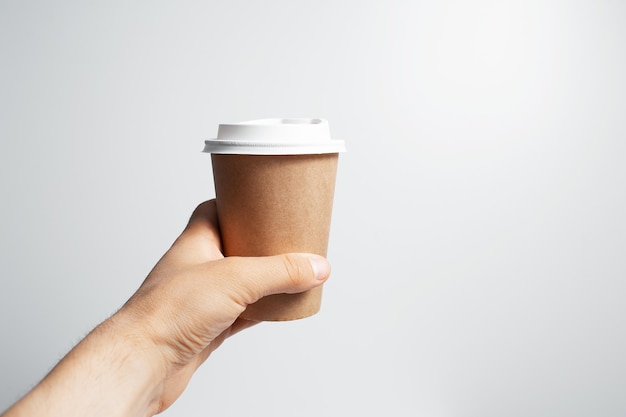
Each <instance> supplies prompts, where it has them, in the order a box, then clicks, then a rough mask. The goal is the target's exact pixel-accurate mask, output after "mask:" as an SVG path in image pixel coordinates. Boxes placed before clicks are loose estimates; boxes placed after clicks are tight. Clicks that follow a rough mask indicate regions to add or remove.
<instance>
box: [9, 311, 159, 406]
mask: <svg viewBox="0 0 626 417" xmlns="http://www.w3.org/2000/svg"><path fill="white" fill-rule="evenodd" d="M123 322H124V319H123V318H120V317H119V316H114V317H113V318H111V319H109V320H107V321H105V322H104V323H103V324H101V325H100V326H98V327H97V328H96V329H95V330H94V331H92V332H91V333H90V334H89V335H88V336H87V337H86V338H85V339H84V340H83V341H81V342H80V343H79V344H78V345H77V346H76V347H75V348H74V349H72V351H70V352H69V353H68V354H67V356H66V357H65V358H63V360H62V361H61V362H59V364H58V365H57V366H56V367H55V368H54V369H53V370H52V371H51V372H50V374H48V376H46V377H45V378H44V380H43V381H41V383H39V384H38V385H37V386H36V387H35V388H34V389H33V390H32V391H31V392H30V393H29V394H27V395H26V396H25V397H24V398H23V399H22V400H21V401H19V402H18V403H17V404H15V405H14V406H13V407H12V408H11V409H9V410H8V411H7V412H6V414H4V415H3V417H21V416H24V417H26V416H28V417H30V416H40V417H43V416H45V417H52V416H55V417H56V416H59V417H60V416H63V417H71V416H94V417H96V416H107V417H117V416H119V417H127V416H128V417H131V416H132V417H136V416H151V415H154V414H155V413H157V412H158V411H159V408H160V406H159V397H160V392H161V385H162V383H163V380H164V373H165V371H164V369H162V362H161V361H159V360H158V357H155V356H154V352H153V351H152V350H151V349H149V347H147V346H145V345H142V344H141V343H140V339H138V338H137V337H135V335H133V334H132V332H131V331H127V330H126V329H128V330H130V328H131V327H130V326H125V325H124V323H123Z"/></svg>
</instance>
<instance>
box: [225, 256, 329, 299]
mask: <svg viewBox="0 0 626 417" xmlns="http://www.w3.org/2000/svg"><path fill="white" fill-rule="evenodd" d="M220 262H222V263H223V268H224V270H223V272H224V274H225V275H224V276H225V277H228V279H227V280H224V281H223V282H224V285H226V286H228V287H230V289H231V290H232V291H233V292H234V296H235V297H236V300H237V301H239V302H242V303H244V304H246V305H248V304H252V303H253V302H255V301H257V300H259V299H261V298H262V297H264V296H266V295H271V294H281V293H288V294H295V293H299V292H303V291H306V290H310V289H311V288H314V287H317V286H318V285H321V284H322V283H324V282H325V281H326V280H327V279H328V277H329V276H330V264H329V263H328V261H327V260H326V259H325V258H324V257H322V256H319V255H313V254H305V253H290V254H282V255H275V256H265V257H229V258H225V259H224V260H223V261H220Z"/></svg>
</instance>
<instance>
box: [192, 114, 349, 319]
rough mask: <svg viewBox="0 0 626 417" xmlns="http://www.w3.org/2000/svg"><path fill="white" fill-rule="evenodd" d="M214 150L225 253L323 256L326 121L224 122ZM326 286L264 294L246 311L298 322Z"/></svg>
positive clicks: (209, 144) (328, 177)
mask: <svg viewBox="0 0 626 417" xmlns="http://www.w3.org/2000/svg"><path fill="white" fill-rule="evenodd" d="M204 151H205V152H210V153H211V154H212V155H211V161H212V167H213V178H214V183H215V194H216V202H217V214H218V221H219V226H220V232H221V235H222V243H223V250H224V255H225V256H267V255H276V254H281V253H288V252H310V253H316V254H319V255H322V256H326V253H327V248H328V238H329V232H330V223H331V215H332V206H333V196H334V190H335V177H336V172H337V162H338V155H339V153H340V152H344V151H345V145H344V142H343V141H338V140H332V139H331V137H330V131H329V128H328V123H327V122H326V121H325V120H322V119H264V120H255V121H250V122H243V123H236V124H227V125H226V124H223V125H220V127H219V130H218V137H217V138H216V139H211V140H207V141H205V149H204ZM321 300H322V288H321V287H318V288H315V289H313V290H310V291H306V292H303V293H300V294H277V295H271V296H268V297H264V298H263V299H261V300H259V301H258V302H256V303H254V304H251V305H250V306H248V308H247V309H246V311H244V313H243V314H242V315H241V317H243V318H245V319H248V320H257V321H281V320H295V319H300V318H304V317H308V316H311V315H314V314H315V313H317V312H318V311H319V309H320V306H321Z"/></svg>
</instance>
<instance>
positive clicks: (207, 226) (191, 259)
mask: <svg viewBox="0 0 626 417" xmlns="http://www.w3.org/2000/svg"><path fill="white" fill-rule="evenodd" d="M221 249H222V243H221V239H220V235H219V226H218V222H217V209H216V205H215V200H209V201H205V202H204V203H202V204H200V205H199V206H198V207H197V208H196V209H195V210H194V212H193V214H192V215H191V218H190V219H189V222H188V224H187V226H186V227H185V230H183V232H182V233H181V235H180V236H179V237H178V239H176V241H175V242H174V244H173V245H172V248H171V249H170V250H169V252H170V256H169V258H175V259H176V260H177V261H178V262H180V263H183V264H189V263H194V264H198V263H204V262H207V261H212V260H215V259H221V258H223V255H222V252H221Z"/></svg>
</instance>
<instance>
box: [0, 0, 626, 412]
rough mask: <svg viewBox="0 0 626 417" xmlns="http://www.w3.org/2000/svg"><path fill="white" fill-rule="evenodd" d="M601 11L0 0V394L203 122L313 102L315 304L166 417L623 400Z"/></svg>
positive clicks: (610, 105) (147, 232)
mask: <svg viewBox="0 0 626 417" xmlns="http://www.w3.org/2000/svg"><path fill="white" fill-rule="evenodd" d="M625 24H626V6H625V5H624V3H622V2H619V1H594V2H568V1H504V2H503V1H473V2H460V1H439V2H426V1H424V2H422V1H409V0H405V1H377V2H373V1H361V2H359V1H343V2H333V1H318V2H315V3H311V2H301V1H271V0H270V1H265V2H254V1H247V2H246V1H241V0H239V1H230V2H201V1H178V2H162V1H137V2H124V1H107V2H98V3H93V2H88V3H87V2H79V1H74V2H72V1H58V2H44V1H7V0H5V1H0V195H1V199H2V200H1V201H2V204H0V340H1V343H0V409H4V408H6V407H7V406H8V405H9V404H11V403H12V402H13V401H15V400H16V399H17V398H18V397H19V396H21V395H23V394H24V393H25V392H26V391H27V390H28V389H29V388H30V387H32V386H33V385H34V384H35V383H36V382H37V381H38V380H39V379H41V378H42V377H43V376H44V375H45V374H46V373H47V372H48V370H49V369H50V368H51V367H52V366H53V365H54V364H55V363H56V361H58V360H59V359H60V358H61V357H62V356H63V355H64V354H65V353H66V352H67V350H68V349H70V348H71V347H72V346H73V345H74V344H75V343H76V342H77V341H78V340H80V338H81V337H82V336H84V335H85V334H86V332H88V331H89V330H90V329H91V328H92V327H93V326H95V325H96V324H97V323H99V322H100V321H101V320H103V319H105V318H106V317H107V316H109V315H110V314H111V313H113V312H114V311H115V310H116V309H117V308H119V307H120V306H121V305H122V304H123V302H124V301H125V300H126V299H127V298H128V297H129V296H130V295H131V294H132V292H133V291H134V290H135V289H136V288H137V287H138V286H139V284H140V283H141V281H142V280H143V278H144V277H145V275H146V274H147V273H148V272H149V270H150V268H151V267H152V266H153V265H154V263H155V262H156V261H157V260H158V259H159V257H160V256H161V255H162V253H163V252H164V251H165V250H166V249H167V248H168V247H169V245H170V244H171V242H172V241H173V240H174V239H175V237H176V236H177V234H178V233H179V232H180V231H181V230H182V228H183V227H184V225H185V223H186V221H187V218H188V216H189V215H190V213H191V211H192V210H193V208H194V207H195V206H196V205H197V204H198V203H200V202H201V201H203V200H206V199H208V198H211V197H213V195H214V194H213V185H212V178H211V168H210V158H209V157H208V155H205V154H202V153H201V152H200V151H201V149H202V146H203V140H204V139H207V138H210V137H213V136H214V135H215V133H216V131H217V125H218V124H219V123H222V122H237V121H242V120H249V119H256V118H264V117H322V118H326V119H328V120H329V122H330V127H331V131H332V133H333V135H334V137H336V138H338V139H344V140H346V142H347V145H348V151H349V152H348V153H347V154H343V155H342V156H341V158H340V168H339V173H338V180H337V181H338V182H337V190H336V199H335V212H334V217H333V226H332V233H331V242H330V249H329V255H328V257H329V259H330V261H331V263H332V265H333V274H332V277H331V279H330V281H329V282H328V284H327V285H326V288H325V296H324V304H323V307H322V311H321V312H320V313H319V314H318V315H317V316H315V317H313V318H310V319H306V320H303V321H298V322H292V323H278V324H277V323H268V324H263V325H261V326H257V327H255V328H254V329H251V330H249V331H247V332H245V333H243V334H241V335H238V336H236V337H234V338H233V339H231V340H229V341H228V342H227V343H225V344H224V345H223V346H222V347H221V348H220V349H219V350H218V351H217V352H216V353H215V354H214V356H213V357H212V358H210V359H209V361H208V362H207V363H206V364H205V365H204V366H203V367H202V368H201V369H200V370H199V371H198V373H197V374H196V375H195V377H194V379H193V380H192V382H191V384H190V386H189V388H188V390H187V392H186V393H185V394H184V395H183V396H182V397H181V398H180V400H179V401H178V402H177V403H176V404H175V405H174V406H173V407H172V408H171V409H169V410H168V411H166V412H165V413H164V415H166V416H205V415H221V416H242V415H250V414H252V413H254V414H255V415H263V416H293V415H298V416H319V415H341V414H343V415H357V414H367V415H370V414H372V415H373V414H379V415H394V416H415V415H425V416H426V415H427V416H481V417H483V416H529V415H533V416H563V415H567V416H589V415H601V416H606V417H608V416H623V415H625V414H626V399H625V398H624V395H623V393H624V391H625V390H626V380H625V379H624V375H626V359H625V357H624V354H623V352H625V351H626V336H625V332H624V326H623V323H624V317H625V316H626V304H625V303H624V302H623V295H624V293H625V291H626V284H625V278H626V256H624V254H625V253H626V220H625V217H624V213H626V195H625V194H626V184H625V183H626V164H625V163H624V155H625V154H626V117H624V115H625V112H626V81H625V79H624V74H625V73H626V29H624V28H625V27H626V26H625Z"/></svg>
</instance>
